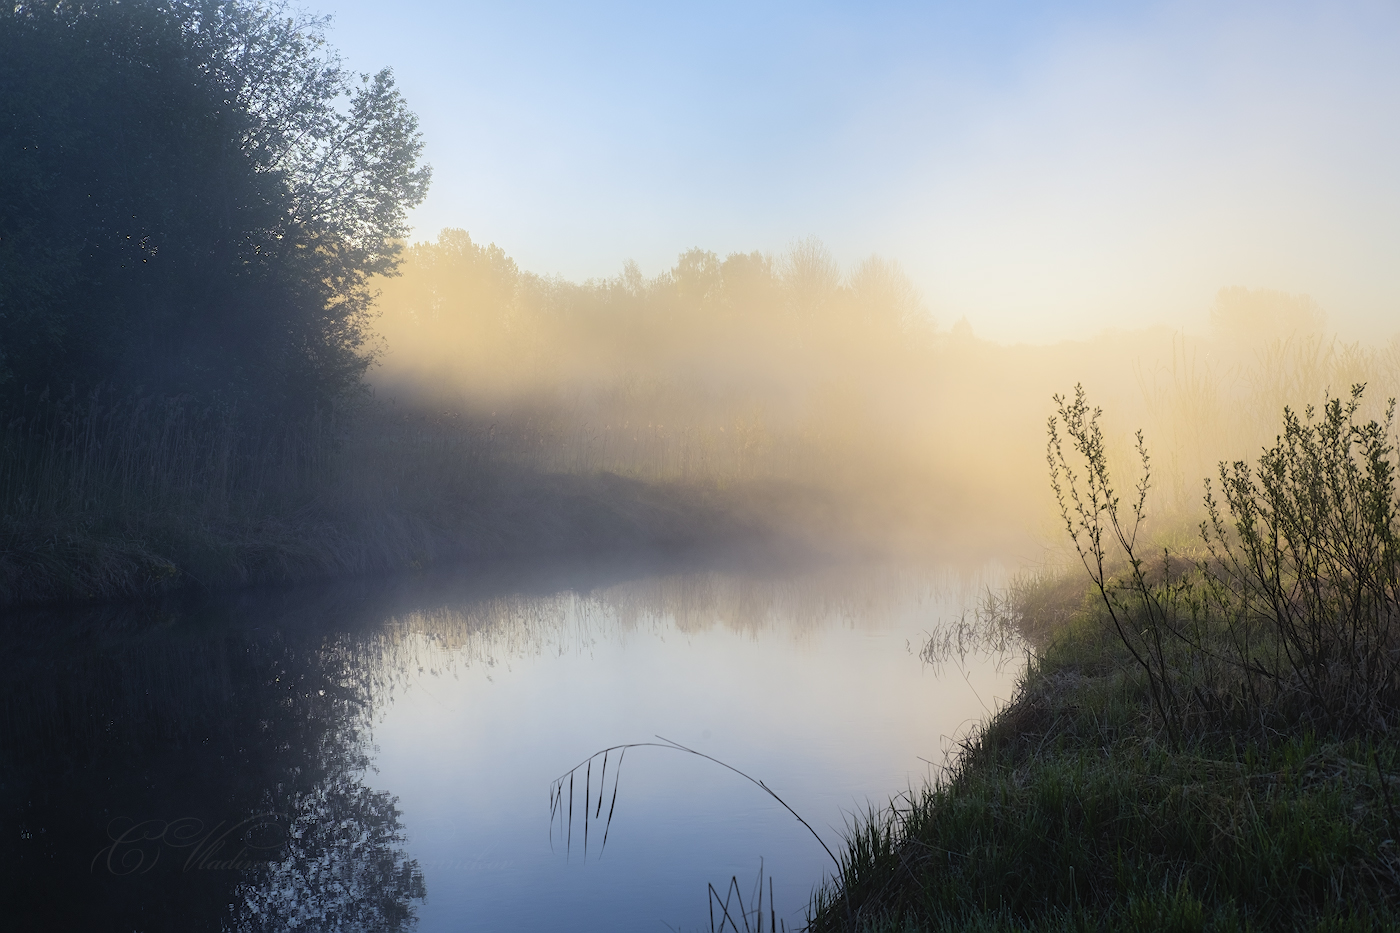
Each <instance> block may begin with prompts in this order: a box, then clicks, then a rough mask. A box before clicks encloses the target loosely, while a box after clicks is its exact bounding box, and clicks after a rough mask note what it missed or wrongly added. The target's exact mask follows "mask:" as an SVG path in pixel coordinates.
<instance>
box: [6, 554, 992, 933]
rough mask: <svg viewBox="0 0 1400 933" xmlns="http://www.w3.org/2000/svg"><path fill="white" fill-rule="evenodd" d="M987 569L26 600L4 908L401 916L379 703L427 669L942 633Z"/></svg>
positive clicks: (409, 867) (518, 580) (601, 577)
mask: <svg viewBox="0 0 1400 933" xmlns="http://www.w3.org/2000/svg"><path fill="white" fill-rule="evenodd" d="M629 573H631V574H634V577H633V578H632V579H629V577H628V574H629ZM984 579H985V577H970V578H969V577H958V576H956V575H942V576H939V575H929V574H927V573H922V572H918V571H907V572H906V571H898V570H891V569H878V570H849V569H835V568H826V569H824V570H821V571H818V572H813V573H789V574H787V575H783V574H777V575H773V576H768V577H764V576H762V575H761V574H745V573H737V572H728V573H718V572H705V571H701V572H697V573H675V572H672V573H662V574H657V575H648V576H644V577H642V578H640V579H636V578H635V569H634V568H622V569H620V570H619V569H617V568H613V569H612V570H611V571H608V570H607V569H606V568H604V569H603V570H599V569H598V568H596V567H583V568H578V567H566V568H563V569H555V570H551V569H548V568H545V569H539V568H535V569H531V570H530V571H528V572H523V571H516V570H510V571H505V570H503V571H501V572H500V573H499V575H496V576H493V575H492V573H491V572H486V571H482V572H477V573H473V574H464V575H461V576H456V577H443V578H431V577H429V578H422V579H414V580H408V581H405V580H397V581H361V582H358V583H340V584H336V585H334V586H327V587H324V588H305V589H300V590H296V591H290V592H284V593H272V594H261V595H257V594H245V595H242V596H237V597H232V598H228V599H220V600H219V601H218V602H217V603H206V604H203V605H197V606H174V607H170V608H164V609H162V608H159V607H155V608H151V607H147V608H141V609H129V610H120V611H118V610H87V611H82V612H73V611H71V610H70V611H66V612H64V611H57V610H55V611H48V612H34V613H26V614H18V613H16V614H11V616H10V617H9V618H8V619H6V620H5V621H4V622H3V623H0V649H3V655H0V656H2V657H4V658H5V661H4V662H3V668H0V834H3V838H4V839H6V840H18V844H11V843H10V842H9V841H7V843H6V844H5V845H0V902H4V903H5V904H6V907H7V911H8V912H7V914H6V916H5V919H6V921H7V922H10V923H11V925H13V926H15V927H16V928H19V929H26V928H32V929H88V930H108V929H120V930H131V929H143V930H153V931H154V930H163V929H169V930H180V931H186V930H189V931H195V930H202V929H211V930H213V929H223V930H238V931H244V930H247V931H254V930H274V929H289V928H299V929H308V930H315V929H341V930H354V929H374V930H394V929H402V928H406V927H408V926H410V925H411V924H412V919H413V914H412V907H413V901H414V900H416V899H418V898H421V897H422V896H423V893H424V886H425V882H424V878H423V875H422V873H421V872H420V871H419V870H418V866H417V865H416V863H414V862H413V861H412V860H410V859H408V857H407V854H406V852H405V850H404V846H405V839H404V831H403V827H402V824H401V821H400V817H399V813H398V811H397V809H396V807H395V801H394V798H392V797H391V796H389V795H388V794H386V793H384V792H382V791H378V790H375V789H373V788H372V787H371V786H370V785H369V784H367V783H366V777H365V771H366V768H367V766H368V764H369V760H368V750H369V745H368V742H369V737H370V728H371V726H372V722H373V717H374V711H375V709H376V708H379V707H380V704H382V703H383V702H384V701H386V700H388V699H389V698H390V695H391V693H392V692H393V690H394V689H395V688H396V684H397V683H400V682H401V681H402V678H403V677H404V676H406V675H408V674H411V673H416V672H417V670H418V668H419V667H420V666H421V667H423V668H424V669H425V670H427V669H440V670H447V669H449V668H454V667H457V666H460V665H463V664H468V665H470V664H477V663H484V664H492V663H508V662H509V661H510V660H511V659H513V658H517V657H522V656H528V655H533V654H539V653H541V652H545V651H556V650H557V651H567V650H573V649H574V648H575V647H586V646H588V645H590V644H594V643H596V642H599V641H602V640H607V639H614V638H625V637H627V635H628V634H629V633H631V632H649V631H659V630H667V629H669V630H673V631H681V632H686V633H690V632H703V631H707V630H711V629H716V628H719V629H723V630H731V631H735V632H739V633H749V634H753V635H757V634H758V633H759V632H767V631H774V632H776V633H780V634H781V633H785V634H786V635H788V636H789V637H791V638H792V639H793V640H794V642H796V643H800V642H801V641H802V640H803V639H804V638H806V637H807V636H808V634H809V633H811V632H812V631H814V630H815V629H818V628H821V627H826V626H829V625H830V624H832V623H833V622H838V623H840V624H846V625H852V626H859V627H862V628H875V629H884V628H888V627H889V626H890V625H892V624H895V623H896V622H897V621H898V620H899V619H908V618H909V617H910V614H911V613H912V614H913V617H914V618H916V619H917V620H918V621H917V622H916V623H915V624H916V625H918V626H920V627H928V628H933V627H934V626H936V625H937V624H938V623H939V622H940V620H943V619H948V618H956V617H957V614H958V612H959V611H960V609H961V607H962V606H964V605H967V604H968V603H969V601H970V600H971V599H972V598H973V597H974V595H975V594H976V593H977V592H979V591H980V590H981V589H982V586H983V582H982V581H983V580H984ZM599 581H605V582H604V584H603V585H599ZM124 834H134V835H130V836H128V835H124ZM119 840H120V841H119ZM216 843H217V844H216ZM244 850H246V851H244ZM240 852H242V856H241V858H240ZM123 859H125V861H123Z"/></svg>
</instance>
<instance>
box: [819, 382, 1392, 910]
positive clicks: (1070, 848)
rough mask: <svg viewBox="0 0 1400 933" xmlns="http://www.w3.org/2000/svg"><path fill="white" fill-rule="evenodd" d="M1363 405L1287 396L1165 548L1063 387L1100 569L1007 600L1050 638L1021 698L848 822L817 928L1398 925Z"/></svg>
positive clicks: (1384, 615)
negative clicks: (1247, 454)
mask: <svg viewBox="0 0 1400 933" xmlns="http://www.w3.org/2000/svg"><path fill="white" fill-rule="evenodd" d="M1359 399H1360V389H1359V388H1358V389H1356V390H1354V391H1353V395H1352V400H1351V402H1350V403H1347V402H1344V401H1343V400H1335V399H1334V400H1331V401H1330V402H1329V403H1328V404H1327V405H1326V406H1325V408H1324V409H1323V410H1322V411H1320V412H1313V411H1311V410H1309V411H1307V412H1306V413H1304V414H1303V415H1301V416H1300V415H1297V414H1295V413H1292V412H1289V413H1287V414H1286V416H1285V424H1284V430H1283V432H1282V433H1281V434H1280V435H1279V439H1278V442H1277V444H1276V445H1275V446H1274V447H1272V448H1270V449H1268V450H1266V451H1264V453H1263V454H1262V455H1261V457H1260V458H1259V463H1258V464H1257V466H1256V467H1249V466H1246V465H1245V464H1243V463H1239V464H1234V465H1231V466H1222V468H1221V474H1220V481H1221V485H1220V486H1218V487H1216V495H1218V496H1219V500H1218V501H1217V500H1216V499H1215V498H1214V497H1210V498H1208V500H1207V509H1206V519H1205V521H1204V522H1203V523H1202V525H1201V528H1200V532H1199V535H1198V537H1197V539H1196V540H1195V541H1194V542H1193V541H1190V540H1183V539H1181V538H1180V537H1177V538H1176V539H1175V540H1171V541H1168V540H1166V539H1165V538H1161V537H1159V538H1157V539H1156V546H1149V541H1150V540H1152V539H1151V538H1150V537H1149V536H1148V535H1147V533H1146V531H1145V529H1144V525H1143V521H1144V516H1145V508H1144V502H1145V501H1146V496H1147V489H1148V488H1149V487H1150V469H1149V467H1150V461H1149V458H1148V457H1147V456H1146V453H1145V450H1144V451H1142V452H1141V463H1142V466H1143V468H1144V469H1143V471H1142V474H1141V480H1140V481H1139V482H1138V484H1137V486H1136V488H1135V491H1134V493H1132V494H1130V495H1128V496H1125V497H1123V498H1121V499H1120V497H1119V495H1118V494H1117V493H1116V492H1115V487H1114V485H1113V482H1112V478H1111V476H1110V475H1109V471H1108V468H1107V462H1106V458H1105V455H1104V444H1103V436H1102V433H1101V432H1100V431H1099V430H1098V427H1097V421H1098V413H1097V412H1096V411H1092V410H1090V409H1089V408H1088V407H1087V405H1086V404H1085V403H1084V401H1083V397H1082V394H1081V395H1079V396H1078V397H1076V399H1075V400H1074V401H1062V403H1061V408H1060V419H1059V422H1058V430H1059V431H1061V432H1062V433H1059V434H1057V430H1056V429H1054V428H1052V432H1051V444H1050V454H1051V463H1052V472H1053V474H1054V477H1055V479H1056V482H1057V492H1058V493H1059V494H1060V501H1061V505H1062V508H1063V518H1064V521H1065V527H1066V529H1067V530H1068V532H1069V534H1070V536H1071V538H1072V539H1073V541H1074V543H1075V545H1076V547H1077V549H1078V551H1079V556H1080V557H1081V558H1082V559H1083V561H1082V563H1083V567H1082V568H1080V569H1079V570H1078V571H1077V572H1076V573H1075V574H1073V575H1070V576H1047V577H1043V578H1039V579H1035V580H1032V581H1029V582H1025V583H1023V584H1022V585H1020V586H1018V587H1016V588H1013V591H1012V593H1011V594H1010V596H1009V597H1008V598H1007V599H1006V600H1005V601H1004V602H1001V603H1000V604H999V611H1001V612H1007V613H1010V614H1011V615H1012V616H1013V620H1012V621H1014V622H1016V623H1017V624H1019V625H1021V626H1022V628H1023V630H1024V631H1025V632H1026V633H1027V636H1028V638H1029V640H1030V641H1031V642H1032V643H1033V644H1036V645H1037V646H1038V649H1037V651H1036V654H1035V657H1034V660H1033V661H1032V663H1031V664H1030V666H1029V669H1028V671H1027V673H1026V675H1025V678H1024V680H1023V682H1022V684H1021V685H1020V689H1019V692H1018V693H1017V695H1016V697H1015V698H1014V699H1013V701H1012V702H1011V703H1009V704H1008V705H1007V706H1006V707H1005V708H1003V709H1001V710H1000V711H998V712H997V714H996V715H994V716H993V717H992V718H991V719H990V721H989V722H988V723H986V724H985V726H984V727H983V728H982V729H981V731H980V732H979V733H978V734H976V735H975V736H973V737H972V738H970V739H969V740H968V741H967V742H966V743H965V745H964V747H963V748H962V751H961V754H960V755H959V757H958V758H957V759H956V760H955V761H954V762H953V764H952V766H951V767H950V769H949V770H948V772H947V773H946V775H945V776H944V777H943V778H942V779H940V780H938V781H937V782H935V783H934V784H932V785H930V786H927V787H925V788H923V789H922V790H921V791H919V792H917V793H911V795H910V796H909V798H907V799H905V800H903V801H900V802H899V803H898V804H897V805H895V806H893V807H891V808H890V809H889V810H887V811H886V812H884V813H880V814H874V815H872V816H870V817H869V818H868V819H867V820H865V821H864V822H862V823H861V824H859V825H858V826H857V827H856V828H855V829H854V831H853V832H852V834H851V836H850V838H849V841H848V848H847V851H846V853H845V857H844V864H843V868H842V871H841V873H840V876H839V878H838V879H837V881H836V882H835V883H833V884H832V885H831V886H830V887H828V888H826V889H824V890H822V891H820V892H819V893H818V895H817V897H816V899H815V902H814V905H813V916H812V923H811V927H812V929H813V930H815V931H825V930H869V931H900V930H1022V929H1024V930H1070V929H1075V930H1079V929H1083V930H1094V929H1126V930H1134V929H1135V930H1298V929H1319V930H1371V929H1400V846H1397V841H1396V840H1397V838H1400V837H1397V832H1400V773H1397V772H1400V741H1397V738H1396V735H1397V731H1396V730H1397V726H1400V677H1398V676H1397V673H1398V672H1397V667H1400V586H1398V585H1397V581H1400V548H1397V522H1396V511H1397V508H1396V507H1397V498H1396V490H1395V480H1394V477H1395V455H1394V454H1395V452H1394V449H1393V447H1392V445H1391V443H1390V440H1389V439H1390V437H1391V436H1392V423H1391V422H1390V420H1389V417H1388V416H1387V417H1386V418H1385V419H1384V420H1380V421H1377V420H1372V421H1369V422H1364V423H1363V422H1361V421H1360V420H1359V418H1358V417H1357V411H1358V407H1357V404H1356V403H1357V402H1358V401H1359ZM1076 457H1077V458H1078V459H1077V460H1076ZM1144 555H1152V556H1151V558H1150V559H1148V557H1146V556H1144ZM1085 570H1087V575H1086V574H1085V572H1084V571H1085Z"/></svg>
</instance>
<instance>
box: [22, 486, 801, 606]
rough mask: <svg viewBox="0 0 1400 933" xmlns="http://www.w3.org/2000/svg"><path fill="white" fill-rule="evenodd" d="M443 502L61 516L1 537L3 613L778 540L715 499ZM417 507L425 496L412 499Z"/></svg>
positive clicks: (565, 491)
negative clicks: (195, 590) (451, 566)
mask: <svg viewBox="0 0 1400 933" xmlns="http://www.w3.org/2000/svg"><path fill="white" fill-rule="evenodd" d="M471 486H472V488H471V489H470V491H458V494H457V495H455V496H452V497H450V498H447V497H444V498H436V499H432V500H431V501H408V502H397V503H396V502H393V501H366V500H364V499H359V500H354V499H351V500H346V499H341V500H340V501H335V500H331V501H324V500H323V501H314V500H313V501H311V502H308V503H306V504H305V505H303V506H301V507H300V508H296V509H293V510H289V511H288V512H287V513H285V514H282V515H272V514H265V515H254V516H245V517H240V516H227V515H224V516H209V515H204V514H200V513H198V512H194V513H180V512H151V513H144V514H139V515H123V516H120V517H117V518H114V517H111V516H108V515H103V514H100V513H98V514H94V515H92V516H90V517H85V516H78V517H76V518H75V517H72V516H63V517H62V520H55V521H53V522H51V523H48V524H47V525H46V524H43V523H30V524H28V525H24V526H19V525H12V526H11V527H10V528H7V529H4V532H3V533H0V605H9V606H14V605H24V604H38V603H45V602H54V601H68V600H95V599H119V598H129V597H139V596H149V595H153V594H157V593H161V592H168V591H171V590H175V589H180V588H184V587H190V586H194V587H202V588H210V589H217V588H225V587H231V586H242V585H256V584H264V583H295V582H304V581H309V580H317V579H327V578H335V577H350V576H360V575H364V574H372V573H380V572H387V571H397V570H412V569H423V568H426V567H429V566H433V565H439V564H444V563H448V562H452V561H470V560H481V559H500V558H509V557H520V556H540V557H545V556H556V555H567V554H590V553H592V554H596V553H618V554H625V553H630V552H634V551H635V552H642V551H648V552H649V551H662V552H676V551H684V550H686V549H689V548H697V547H704V546H719V545H724V544H729V545H733V546H738V545H739V544H741V543H742V544H747V545H756V544H760V543H763V542H771V541H772V538H773V534H774V533H773V531H772V530H771V529H770V528H768V527H766V526H765V525H763V523H762V522H760V521H758V520H755V519H753V518H752V517H749V516H747V515H746V514H745V512H744V510H743V509H742V507H741V504H740V502H739V499H738V498H737V497H733V496H730V497H725V496H722V495H720V494H719V493H718V492H716V491H715V490H707V489H703V488H696V487H683V486H679V485H660V484H647V483H643V482H640V481H636V480H630V479H625V478H623V477H619V476H615V475H612V474H596V475H592V476H575V475H567V474H537V473H530V472H527V471H515V472H513V473H511V472H506V471H503V470H492V471H488V472H482V473H478V474H477V475H475V476H474V477H473V478H472V483H471ZM399 498H409V499H411V500H413V499H417V498H418V497H405V496H401V497H399Z"/></svg>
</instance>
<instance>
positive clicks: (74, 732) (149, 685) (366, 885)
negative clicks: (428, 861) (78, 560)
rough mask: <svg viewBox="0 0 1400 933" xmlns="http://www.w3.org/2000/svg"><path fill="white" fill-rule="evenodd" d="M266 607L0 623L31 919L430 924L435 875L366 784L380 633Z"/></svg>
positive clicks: (6, 883)
mask: <svg viewBox="0 0 1400 933" xmlns="http://www.w3.org/2000/svg"><path fill="white" fill-rule="evenodd" d="M250 608H251V610H252V611H242V612H234V613H229V612H227V611H226V610H209V609H208V608H205V609H199V610H195V611H193V612H180V611H175V612H168V613H162V612H160V611H153V610H131V611H124V612H118V611H106V612H88V613H83V614H79V615H75V614H72V613H68V614H64V613H58V612H49V613H36V614H32V615H27V616H25V617H23V618H16V619H14V620H13V623H14V624H13V625H11V626H7V629H8V631H5V632H4V633H3V635H0V639H3V643H4V645H5V648H6V657H7V663H6V665H5V668H6V669H5V671H4V676H3V678H0V789H2V790H3V794H0V797H2V798H3V800H4V801H6V803H5V805H4V810H3V812H0V822H3V824H5V825H3V826H2V827H0V831H3V832H4V835H5V838H6V840H7V843H6V845H5V846H0V889H3V890H4V891H5V892H7V894H8V896H6V897H4V898H3V899H4V900H5V901H6V902H7V911H8V916H7V920H8V921H13V922H15V923H16V924H17V928H33V929H89V930H106V929H121V930H130V929H145V930H161V929H171V930H181V931H184V930H201V929H209V930H217V929H236V930H260V929H268V930H271V929H288V928H291V927H293V926H296V927H297V928H300V929H307V930H318V929H337V930H356V929H364V930H393V929H402V928H405V927H407V926H409V925H410V924H411V922H412V919H413V914H412V909H411V906H412V904H411V902H412V901H413V900H414V899H416V898H421V897H422V896H423V893H424V881H423V877H422V873H421V872H420V871H419V870H418V867H417V865H416V864H415V863H413V862H411V861H410V860H408V859H407V857H406V855H405V853H404V850H403V842H404V837H403V830H402V826H401V823H400V818H399V813H398V811H397V809H396V807H395V800H394V798H392V797H390V796H389V795H388V794H385V793H382V792H379V791H375V790H373V789H372V788H370V787H368V786H367V785H366V784H365V783H364V780H363V771H364V769H365V767H366V765H367V764H368V759H367V755H366V747H367V742H368V726H369V723H370V716H371V710H370V708H369V706H368V702H367V701H368V697H369V693H370V690H369V686H370V685H369V682H368V679H367V678H368V676H369V675H368V674H367V668H366V666H365V665H364V664H362V663H361V654H360V651H359V645H360V642H361V639H360V638H359V637H358V636H356V635H354V634H353V633H350V632H347V631H345V630H344V629H343V628H342V625H341V623H343V622H345V621H346V620H345V617H344V616H343V615H342V614H341V613H340V612H339V611H337V610H338V609H341V608H343V607H335V606H332V607H329V608H325V607H323V608H322V609H321V610H320V611H319V612H310V613H307V612H304V611H303V610H304V609H305V607H299V608H297V609H294V610H293V611H291V612H288V613H283V618H281V619H280V620H277V621H279V622H281V623H283V624H266V622H270V621H272V620H273V619H274V618H275V617H276V615H277V614H278V609H277V607H276V606H275V605H273V606H269V605H267V604H262V605H254V606H252V607H250ZM265 620H266V621H265ZM351 621H353V618H352V620H351ZM260 623H262V624H260ZM14 839H18V840H19V845H17V846H14V845H10V844H9V840H14Z"/></svg>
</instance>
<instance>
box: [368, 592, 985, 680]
mask: <svg viewBox="0 0 1400 933" xmlns="http://www.w3.org/2000/svg"><path fill="white" fill-rule="evenodd" d="M999 585H1000V574H999V573H997V572H996V571H990V572H980V571H979V572H973V573H956V572H932V571H929V570H927V569H920V568H907V567H906V568H901V567H895V566H889V565H875V566H863V567H861V566H857V567H851V566H844V567H827V568H822V569H821V570H819V571H815V572H802V573H794V574H786V575H784V574H776V575H763V574H745V573H736V572H717V571H703V572H693V573H669V574H660V575H655V576H648V577H645V578H642V579H640V580H629V581H625V582H621V583H614V584H611V585H607V586H602V587H597V588H592V589H564V590H559V591H555V592H545V593H535V594H530V595H511V596H485V597H481V598H476V599H462V598H457V599H453V600H451V601H443V602H439V603H437V604H436V605H428V606H423V605H420V606H418V607H415V608H412V609H409V610H406V611H402V610H401V611H399V612H397V613H395V614H393V615H391V616H390V617H389V620H388V621H387V622H386V623H385V625H384V626H383V627H382V629H381V630H380V633H379V635H378V644H377V650H376V651H374V652H371V654H372V655H373V656H374V657H375V658H376V659H377V662H378V665H379V670H380V671H381V672H382V677H381V678H380V680H379V681H378V682H379V683H380V684H381V686H382V685H387V684H388V683H391V682H392V681H394V680H395V679H398V678H400V677H403V676H406V675H409V674H412V673H413V672H416V671H418V670H419V669H422V670H423V671H425V672H429V673H444V672H446V671H448V670H450V669H452V668H454V667H456V666H458V665H462V664H465V665H474V664H481V665H486V666H494V665H497V664H504V663H507V662H508V661H510V660H511V659H513V658H521V657H531V656H538V655H540V654H543V653H545V652H546V651H560V652H562V651H567V650H570V649H571V648H584V647H588V646H590V645H592V644H595V643H597V642H599V641H605V640H609V639H613V638H619V637H624V638H625V637H626V636H627V635H628V634H630V633H633V632H645V631H657V630H662V629H668V628H669V629H673V630H675V631H679V632H682V633H686V634H692V633H701V632H705V631H709V630H712V629H716V628H718V629H722V630H725V631H732V632H736V633H740V634H747V635H750V636H755V637H756V636H757V635H758V634H759V633H760V632H765V631H776V632H780V633H783V634H785V635H787V636H788V637H790V638H792V639H793V640H794V641H795V642H799V643H800V642H801V641H802V640H804V639H805V638H807V637H809V636H810V635H811V634H812V633H813V632H814V631H817V630H819V629H821V628H824V627H826V626H828V625H830V624H832V623H837V624H842V625H847V626H851V627H858V628H862V629H866V630H873V631H878V630H887V629H889V628H892V627H895V626H897V625H901V624H905V621H906V620H908V619H909V618H910V617H911V616H912V617H914V618H916V619H918V623H917V624H919V625H920V626H922V627H924V628H926V629H927V630H928V635H930V636H935V637H936V636H937V635H938V634H939V633H940V632H943V631H944V629H947V628H949V627H950V626H952V627H954V628H956V629H957V630H958V631H959V632H960V633H961V635H962V640H963V641H964V642H966V641H967V639H968V637H969V626H970V624H971V623H969V618H970V617H969V616H968V615H967V613H966V612H964V609H965V607H968V606H970V605H973V604H975V603H976V602H977V601H978V599H979V595H980V594H985V593H986V592H988V587H989V586H999ZM971 618H972V619H973V620H974V622H975V620H976V619H977V618H978V617H977V615H976V614H975V613H974V615H973V616H972V617H971ZM989 644H990V642H989Z"/></svg>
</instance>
